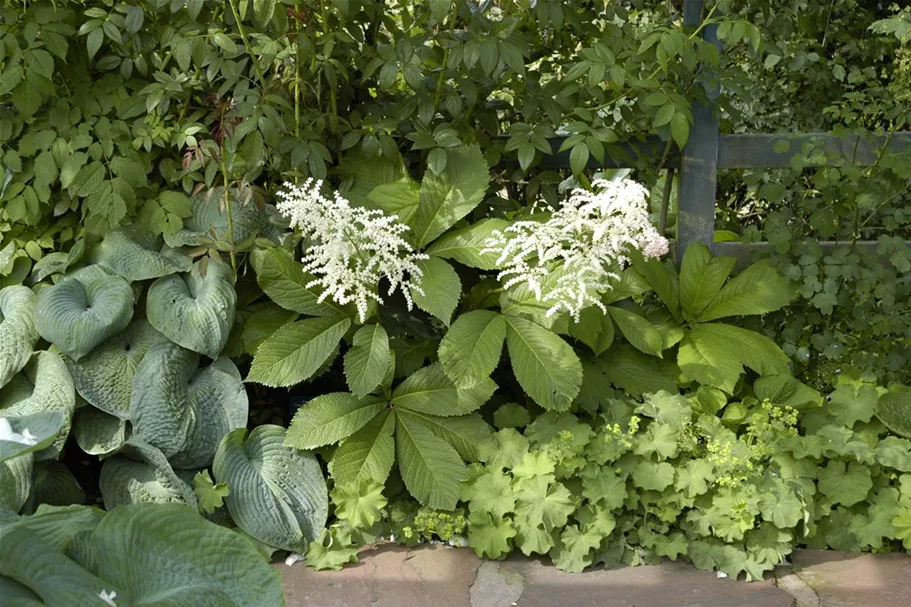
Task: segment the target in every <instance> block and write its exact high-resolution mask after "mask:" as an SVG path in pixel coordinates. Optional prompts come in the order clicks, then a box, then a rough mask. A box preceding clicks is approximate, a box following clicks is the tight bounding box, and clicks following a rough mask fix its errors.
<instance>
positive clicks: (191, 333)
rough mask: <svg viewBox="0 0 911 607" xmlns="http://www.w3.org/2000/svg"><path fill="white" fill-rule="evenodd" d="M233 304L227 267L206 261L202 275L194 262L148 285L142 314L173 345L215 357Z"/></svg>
mask: <svg viewBox="0 0 911 607" xmlns="http://www.w3.org/2000/svg"><path fill="white" fill-rule="evenodd" d="M203 274H204V275H203ZM236 303H237V294H236V293H235V292H234V277H233V275H232V273H231V268H230V267H228V266H227V265H225V264H223V263H218V262H214V261H210V262H209V263H207V264H206V266H205V271H204V272H203V269H202V266H201V264H200V263H197V264H196V265H194V266H193V268H192V270H191V271H190V272H189V273H186V274H174V275H171V276H165V277H163V278H159V279H158V280H156V281H155V282H154V283H152V286H151V287H149V294H148V298H147V302H146V314H147V315H148V319H149V322H150V323H151V324H152V326H153V327H155V328H156V329H157V330H158V331H160V332H161V333H162V334H163V335H164V336H165V337H167V338H168V339H170V340H171V341H173V342H174V343H176V344H179V345H181V346H183V347H184V348H187V349H188V350H193V351H194V352H199V353H200V354H205V355H206V356H208V357H209V358H218V354H219V352H221V350H222V348H224V346H225V344H226V343H227V341H228V334H229V333H230V331H231V327H232V325H233V324H234V307H235V305H236ZM39 304H40V302H39Z"/></svg>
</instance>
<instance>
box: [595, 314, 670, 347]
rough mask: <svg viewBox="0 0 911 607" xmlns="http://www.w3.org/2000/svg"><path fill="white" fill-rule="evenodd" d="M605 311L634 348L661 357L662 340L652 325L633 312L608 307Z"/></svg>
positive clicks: (659, 333)
mask: <svg viewBox="0 0 911 607" xmlns="http://www.w3.org/2000/svg"><path fill="white" fill-rule="evenodd" d="M607 309H608V311H609V312H610V315H611V318H613V319H614V322H615V323H617V328H618V329H620V333H622V334H623V337H625V338H626V340H627V341H629V343H630V344H632V346H633V347H634V348H636V349H637V350H639V351H640V352H642V353H644V354H650V355H651V356H659V357H660V356H661V350H662V349H663V348H664V338H663V337H662V336H661V332H660V331H659V330H658V329H656V328H655V327H654V326H653V325H652V323H650V322H649V321H648V320H646V319H645V318H643V317H642V316H639V315H638V314H636V313H635V312H630V311H629V310H625V309H623V308H617V307H615V306H608V308H607Z"/></svg>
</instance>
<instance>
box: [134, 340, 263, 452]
mask: <svg viewBox="0 0 911 607" xmlns="http://www.w3.org/2000/svg"><path fill="white" fill-rule="evenodd" d="M199 362H200V357H199V355H198V354H196V353H195V352H190V351H189V350H186V349H184V348H181V347H180V346H178V345H176V344H159V345H157V346H155V347H153V348H152V349H151V350H149V352H148V353H147V354H146V355H145V357H144V358H143V359H142V362H141V363H139V367H138V368H137V369H136V375H135V377H134V378H133V394H132V399H131V403H130V421H131V423H132V426H133V433H134V434H135V436H137V437H139V438H141V439H142V440H144V441H146V442H148V443H149V444H151V445H154V446H155V447H157V448H158V449H161V451H162V453H164V454H165V456H167V458H168V460H169V461H170V462H171V463H172V464H173V465H174V466H175V467H177V468H203V467H206V466H208V465H209V464H211V463H212V458H213V457H214V456H215V450H216V449H217V448H218V443H219V442H220V441H221V439H222V437H223V436H224V435H226V434H227V433H228V432H231V431H232V430H235V429H237V428H243V427H244V426H246V424H247V413H248V408H249V407H248V400H247V392H246V390H245V389H244V386H243V381H242V380H241V377H240V372H239V371H238V370H237V367H235V366H234V363H232V362H231V361H230V360H228V359H226V358H219V359H218V360H216V361H215V362H213V363H211V364H210V365H208V366H206V367H202V368H200V367H199Z"/></svg>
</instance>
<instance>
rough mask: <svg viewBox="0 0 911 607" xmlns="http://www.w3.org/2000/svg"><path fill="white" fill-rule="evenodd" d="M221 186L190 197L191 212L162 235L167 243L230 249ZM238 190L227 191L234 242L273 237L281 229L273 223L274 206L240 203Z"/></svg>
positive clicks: (272, 238)
mask: <svg viewBox="0 0 911 607" xmlns="http://www.w3.org/2000/svg"><path fill="white" fill-rule="evenodd" d="M223 191H224V190H223V189H222V188H213V189H211V190H209V191H208V192H200V193H199V194H197V195H195V196H193V197H192V198H190V211H191V212H192V215H191V216H190V217H188V218H187V219H184V221H183V229H181V230H178V231H177V232H175V233H174V234H165V235H164V239H165V242H166V243H167V244H168V246H171V247H174V248H177V247H184V246H197V245H215V248H217V249H219V250H221V251H228V250H230V243H229V241H230V236H229V235H230V231H229V230H228V213H227V209H225V208H224V203H223V198H224V197H223V194H222V192H223ZM237 196H238V192H237V191H236V190H231V196H230V197H231V219H232V221H233V223H234V226H233V227H234V242H235V243H240V242H244V241H246V240H250V239H252V238H257V237H258V238H268V239H270V240H277V239H278V236H279V235H280V234H281V232H282V230H281V229H280V228H279V227H278V226H277V225H275V224H274V223H273V218H275V217H276V215H277V214H276V211H275V207H273V206H272V205H266V206H265V208H264V209H263V210H260V209H259V208H257V206H256V205H255V204H253V203H252V202H251V203H250V204H241V202H240V201H239V200H238V199H237Z"/></svg>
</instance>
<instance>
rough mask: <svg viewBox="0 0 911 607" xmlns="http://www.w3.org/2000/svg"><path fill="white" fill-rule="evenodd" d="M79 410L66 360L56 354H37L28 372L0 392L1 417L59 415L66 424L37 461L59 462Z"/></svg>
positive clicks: (39, 454) (47, 352)
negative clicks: (51, 413) (75, 413)
mask: <svg viewBox="0 0 911 607" xmlns="http://www.w3.org/2000/svg"><path fill="white" fill-rule="evenodd" d="M75 409H76V390H75V388H74V387H73V379H72V378H71V377H70V372H69V371H68V370H67V368H66V364H65V363H64V362H63V359H62V358H61V357H60V355H59V354H57V353H56V352H54V351H46V352H37V353H35V354H34V355H33V356H32V359H31V361H29V363H28V365H26V367H25V370H24V371H23V372H22V373H20V374H19V375H17V376H16V377H14V378H13V380H12V381H11V382H10V383H9V384H7V385H6V386H5V387H4V388H3V389H2V390H0V416H3V417H24V416H27V415H31V414H34V413H49V412H53V411H57V412H59V413H60V414H61V415H62V416H63V423H62V424H61V425H60V426H59V429H60V430H59V432H58V433H57V434H56V438H55V439H54V441H53V442H52V443H51V445H50V446H48V447H47V448H45V449H43V450H41V451H37V452H36V453H35V459H37V460H45V459H53V458H56V457H57V456H58V455H59V454H60V451H61V450H62V449H63V444H64V443H65V442H66V437H67V435H68V434H69V431H70V424H71V423H72V421H73V411H74V410H75Z"/></svg>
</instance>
